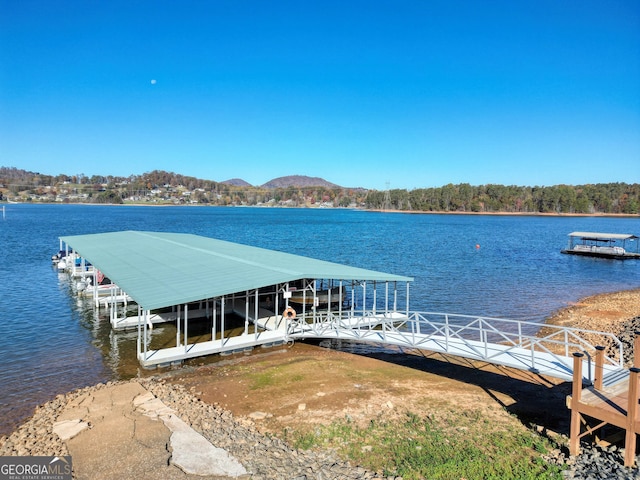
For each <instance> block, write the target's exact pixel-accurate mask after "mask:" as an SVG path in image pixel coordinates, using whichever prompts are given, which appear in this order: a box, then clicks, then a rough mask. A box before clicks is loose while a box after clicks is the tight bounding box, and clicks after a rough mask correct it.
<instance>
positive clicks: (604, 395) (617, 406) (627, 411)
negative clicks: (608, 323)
mask: <svg viewBox="0 0 640 480" xmlns="http://www.w3.org/2000/svg"><path fill="white" fill-rule="evenodd" d="M633 349H634V361H633V366H632V367H631V368H629V370H628V371H626V372H625V373H626V374H625V375H619V376H618V380H617V381H616V382H615V383H613V384H612V385H605V384H604V382H603V377H604V375H603V370H602V355H603V350H604V348H602V347H599V348H598V355H597V356H596V378H595V382H594V383H593V385H590V386H587V387H586V388H584V385H583V378H582V365H583V356H584V355H583V354H582V353H580V352H575V353H574V354H573V356H574V368H573V384H572V391H571V395H570V396H568V397H567V407H568V408H569V409H571V429H570V435H569V452H570V454H571V455H578V454H579V453H580V440H581V439H582V438H583V437H585V436H587V435H590V436H592V437H594V440H595V442H596V443H599V442H601V441H603V439H602V438H601V437H600V433H599V432H600V431H601V430H602V429H603V427H606V426H607V425H612V426H614V427H617V428H619V429H621V430H622V431H623V432H624V465H625V466H626V467H633V466H634V464H635V463H636V447H637V435H638V434H640V417H639V416H638V402H639V401H640V397H639V396H638V393H639V391H640V388H639V385H638V382H640V332H636V336H635V339H634V345H633ZM636 353H638V354H639V355H636ZM590 423H595V425H593V426H591V425H590Z"/></svg>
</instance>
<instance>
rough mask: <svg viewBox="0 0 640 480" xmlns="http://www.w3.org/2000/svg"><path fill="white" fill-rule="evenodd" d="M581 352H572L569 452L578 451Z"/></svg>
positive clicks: (573, 453) (575, 453)
mask: <svg viewBox="0 0 640 480" xmlns="http://www.w3.org/2000/svg"><path fill="white" fill-rule="evenodd" d="M583 356H584V354H583V353H581V352H575V353H574V354H573V385H572V389H571V427H570V430H569V453H570V454H571V455H578V454H579V453H580V396H581V394H582V357H583Z"/></svg>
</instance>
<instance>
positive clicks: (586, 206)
mask: <svg viewBox="0 0 640 480" xmlns="http://www.w3.org/2000/svg"><path fill="white" fill-rule="evenodd" d="M366 202H367V206H368V208H372V209H389V210H405V211H412V210H415V211H425V212H479V213H500V212H504V213H567V214H570V213H584V214H593V213H604V214H638V213H640V184H637V183H634V184H627V183H598V184H589V185H576V186H572V185H554V186H548V187H540V186H535V187H527V186H515V185H509V186H505V185H493V184H489V185H479V186H473V185H469V184H468V183H462V184H458V185H453V184H448V185H445V186H443V187H438V188H417V189H415V190H389V191H386V192H381V191H370V192H369V193H368V195H367V199H366Z"/></svg>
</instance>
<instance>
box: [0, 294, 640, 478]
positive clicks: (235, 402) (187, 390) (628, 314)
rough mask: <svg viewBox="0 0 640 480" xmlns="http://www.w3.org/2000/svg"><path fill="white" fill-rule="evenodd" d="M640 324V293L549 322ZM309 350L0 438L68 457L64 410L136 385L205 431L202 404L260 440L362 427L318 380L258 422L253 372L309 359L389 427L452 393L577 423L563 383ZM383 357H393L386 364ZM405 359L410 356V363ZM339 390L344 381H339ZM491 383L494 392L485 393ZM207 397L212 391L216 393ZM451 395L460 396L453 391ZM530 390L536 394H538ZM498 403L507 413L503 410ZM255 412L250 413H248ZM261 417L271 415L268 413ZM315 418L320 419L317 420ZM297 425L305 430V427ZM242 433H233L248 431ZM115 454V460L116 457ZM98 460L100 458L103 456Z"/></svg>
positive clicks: (154, 384) (221, 369) (196, 377)
mask: <svg viewBox="0 0 640 480" xmlns="http://www.w3.org/2000/svg"><path fill="white" fill-rule="evenodd" d="M636 317H640V288H637V289H631V290H621V291H618V292H612V293H600V294H596V295H590V296H587V297H584V298H581V299H580V300H578V301H577V302H575V303H572V304H570V305H568V306H566V307H563V308H561V309H559V310H557V311H556V312H554V313H553V314H551V315H550V316H549V317H548V318H547V319H546V320H545V324H555V325H563V326H570V327H576V328H587V329H594V330H602V331H612V333H614V334H616V335H620V333H621V329H622V327H623V324H624V323H625V322H627V321H629V320H631V319H634V318H636ZM595 326H599V328H593V327H595ZM301 345H304V346H301V347H300V348H299V349H281V350H274V351H271V352H269V353H266V354H263V353H261V354H260V355H255V356H252V355H248V356H239V357H238V358H236V359H230V361H229V362H228V363H225V364H224V365H219V366H215V365H214V366H212V365H203V366H193V367H188V368H181V369H176V370H174V371H171V372H164V373H158V374H154V375H151V376H149V377H144V378H133V379H130V380H119V381H112V382H107V383H100V384H97V385H93V386H87V387H84V388H80V389H77V390H74V391H71V392H68V393H66V394H61V395H57V396H56V397H55V398H54V399H52V400H51V401H49V402H46V403H44V404H42V405H40V406H38V407H36V408H35V410H34V412H33V415H32V416H31V417H30V418H29V419H27V420H26V421H24V422H22V423H21V424H20V425H18V426H17V427H16V428H15V429H14V431H13V432H12V433H11V434H9V435H7V436H0V455H68V454H69V453H68V452H69V450H68V449H67V446H66V443H65V442H64V441H63V440H61V439H60V438H58V437H57V435H56V433H55V432H54V424H55V423H56V421H57V420H58V419H59V418H60V416H61V415H62V413H63V412H64V411H65V409H67V408H68V407H69V405H74V404H76V405H77V404H78V402H79V399H80V398H81V397H84V396H87V395H88V396H91V397H92V398H93V397H95V396H100V395H102V393H100V392H104V391H105V389H107V390H108V389H111V388H115V387H117V386H121V385H124V384H129V383H139V384H142V385H143V386H145V387H146V388H147V389H148V390H149V391H151V392H153V393H154V394H155V395H157V396H158V397H162V398H164V399H165V401H167V402H168V401H169V399H174V400H172V402H173V403H172V404H171V405H172V407H173V408H174V410H175V411H176V413H177V414H178V415H180V416H181V417H182V416H184V417H185V419H187V420H188V423H194V422H195V423H198V422H204V423H206V422H207V421H208V420H207V418H206V415H205V414H200V413H199V414H197V415H195V414H194V413H193V412H194V410H193V409H194V407H196V405H199V406H198V408H204V407H203V406H202V405H205V406H206V405H208V406H213V407H209V408H214V409H215V410H216V412H218V413H219V414H220V415H222V416H223V417H224V416H226V415H229V417H230V418H234V419H235V420H234V421H236V422H238V425H240V427H242V428H244V427H249V428H250V429H251V430H252V431H253V430H254V429H257V430H260V431H262V429H263V428H266V429H267V430H269V428H268V427H267V425H268V423H267V422H269V421H270V419H271V417H270V416H271V415H274V417H276V418H277V419H283V418H287V419H288V421H290V422H301V421H302V422H303V423H304V422H306V421H311V422H316V423H315V424H316V425H317V424H318V423H320V424H329V423H331V422H332V421H335V418H340V417H344V415H345V414H346V415H349V417H350V418H351V417H352V418H353V419H354V421H355V420H356V419H358V418H360V416H361V413H362V412H360V411H356V410H347V409H346V408H347V405H353V403H352V402H351V400H349V397H344V400H345V401H344V402H336V401H335V399H336V397H335V392H332V391H331V388H332V385H330V384H329V383H321V384H314V383H313V382H314V381H315V379H309V380H307V381H306V382H307V383H310V385H304V384H302V383H299V382H298V383H296V384H295V385H294V387H295V390H296V392H295V394H294V395H295V397H296V403H295V404H294V405H293V406H292V412H293V413H290V414H287V415H283V414H282V412H278V413H274V414H272V413H270V412H269V410H264V412H265V413H264V415H266V417H263V418H258V419H257V420H256V419H254V417H252V415H254V414H257V413H261V414H262V413H263V412H257V411H256V410H258V408H257V407H256V406H255V405H251V404H250V400H251V399H250V400H246V398H247V397H246V396H245V395H246V394H247V392H249V393H251V392H253V394H254V395H258V393H259V392H258V391H256V390H251V388H250V386H247V385H245V384H247V383H249V382H248V381H247V379H249V378H250V377H251V376H252V375H257V373H255V370H254V369H257V370H258V371H259V369H260V368H264V365H265V364H267V363H269V362H271V364H272V365H281V364H282V365H283V368H284V366H285V364H286V362H290V363H291V364H292V365H293V364H300V365H304V366H308V365H307V364H305V363H303V362H308V361H309V359H313V360H312V361H314V362H320V363H321V364H324V362H326V367H325V369H326V371H327V373H328V374H329V376H331V375H334V374H336V375H337V374H341V373H342V370H343V368H342V367H341V366H339V365H338V364H337V362H338V361H339V360H340V361H343V362H345V363H344V365H348V368H349V369H350V372H351V373H349V375H350V376H349V378H348V382H347V386H348V387H350V388H349V390H350V392H348V393H346V394H345V393H344V392H342V393H343V395H354V389H353V382H354V379H355V378H356V377H353V375H364V377H363V378H362V379H360V378H359V377H358V380H357V382H358V388H357V389H356V393H355V395H356V398H358V397H357V396H358V395H362V394H363V392H364V391H365V390H367V389H369V388H370V389H371V391H372V392H374V393H373V397H374V399H375V400H374V401H373V402H371V400H366V401H365V403H366V402H367V401H368V402H370V404H369V405H368V406H369V407H371V406H372V407H373V413H372V414H374V415H383V416H384V417H383V418H390V417H389V416H390V415H392V414H394V413H392V412H396V413H399V412H400V411H401V410H402V409H404V408H407V409H413V410H414V411H416V408H417V406H418V405H421V404H420V403H415V401H416V399H419V401H423V400H424V398H426V397H431V398H432V399H433V401H437V402H441V401H442V399H440V398H439V397H443V398H445V397H446V398H449V395H448V394H450V393H451V392H452V391H455V392H456V393H455V395H454V396H455V397H456V398H452V399H451V401H452V402H462V403H461V407H463V408H464V406H465V405H469V404H468V403H466V402H470V401H471V400H470V399H471V398H473V399H474V400H473V402H475V401H479V399H480V397H483V398H484V397H487V398H484V399H483V400H482V401H483V402H488V404H489V407H485V408H488V410H487V412H488V413H490V414H491V415H502V414H501V413H499V411H502V409H505V411H507V412H510V413H508V415H513V414H514V412H515V413H516V414H517V415H523V416H524V417H523V418H525V419H526V418H528V416H531V418H532V419H534V420H535V421H534V423H535V424H536V425H539V427H538V428H540V427H544V428H543V430H544V431H548V432H551V431H557V430H555V428H554V427H557V426H558V425H555V424H553V422H555V421H557V420H558V418H559V419H560V420H561V421H564V420H566V419H568V418H569V414H570V413H569V410H566V411H564V410H562V405H563V402H564V397H565V395H566V392H565V390H566V389H565V388H564V387H566V385H564V384H561V385H556V386H551V387H550V385H549V384H547V383H544V382H542V383H541V382H540V380H539V379H537V378H535V376H530V375H528V374H527V372H515V371H514V372H515V373H514V372H510V371H506V370H507V369H501V368H492V367H486V366H479V365H474V366H471V367H470V368H469V365H466V366H465V365H463V362H460V363H458V362H457V361H452V360H451V359H445V361H443V359H442V358H441V357H438V356H434V355H429V354H428V352H424V354H423V356H420V355H419V356H416V358H412V359H408V360H406V361H404V360H397V359H396V360H390V359H388V358H387V359H385V358H375V357H376V356H375V355H373V356H360V355H357V354H351V353H345V352H339V351H335V350H330V349H318V347H315V346H306V345H305V344H301ZM381 357H384V355H383V356H381ZM405 357H408V356H407V355H405ZM376 362H378V363H376ZM379 362H382V363H379ZM386 362H391V363H386ZM396 362H397V363H396ZM424 362H427V364H426V366H423V367H420V368H418V367H415V365H416V364H424ZM410 364H413V365H414V366H413V367H411V369H410V370H409V371H406V370H405V373H403V374H402V375H400V376H398V375H397V373H398V370H397V369H398V368H403V369H404V368H405V366H406V365H410ZM381 365H389V368H390V372H391V369H393V374H392V375H395V376H390V377H388V378H387V379H384V381H382V380H381V383H380V384H378V385H377V387H378V389H377V390H376V389H374V388H373V387H370V386H368V385H367V380H365V378H368V376H370V375H372V373H371V372H379V370H380V366H381ZM232 368H237V371H239V373H237V372H236V371H235V370H231V369H232ZM461 369H462V370H461ZM363 372H364V373H363ZM318 375H319V372H318ZM404 375H406V377H404ZM389 378H391V380H389ZM389 381H390V382H391V384H390V385H388V388H386V389H385V388H382V389H380V388H379V387H380V386H383V387H384V385H385V383H384V382H389ZM225 382H226V384H225ZM336 382H339V379H338V378H336ZM403 382H406V383H403ZM414 382H415V383H416V384H421V385H422V389H420V388H418V387H416V391H414V392H409V391H408V390H407V385H412V384H414ZM434 382H435V383H434ZM469 382H470V383H469ZM476 382H478V383H476ZM483 382H488V383H487V384H484V383H483ZM450 384H454V386H453V387H452V386H451V385H450ZM241 385H242V386H241ZM428 385H431V387H428ZM434 385H435V387H434ZM207 388H209V391H208V392H207ZM225 388H226V389H225ZM305 388H306V389H307V390H308V391H309V392H310V393H311V395H310V396H308V397H306V398H304V399H302V400H300V399H298V397H299V396H300V395H302V392H303V390H304V389H305ZM425 388H430V390H432V391H427V390H424V389H425ZM452 388H453V389H454V390H451V389H452ZM243 389H244V390H243ZM247 389H248V390H247ZM469 389H471V390H473V391H470V390H469ZM501 389H502V390H501ZM525 389H527V390H525ZM529 389H532V390H531V391H529ZM385 390H386V391H385ZM394 390H397V394H396V396H395V397H386V396H385V395H387V394H388V393H389V392H393V391H394ZM487 391H490V392H491V395H489V396H486V392H487ZM275 392H277V393H275V398H274V394H273V393H271V394H270V395H271V397H270V398H271V400H272V401H273V403H274V404H282V403H285V402H283V401H282V398H285V395H286V393H285V392H284V391H282V392H281V391H280V390H278V389H276V390H275ZM536 392H537V393H536ZM212 394H213V395H217V397H215V396H211V395H212ZM207 395H209V396H207ZM278 395H282V397H281V398H280V397H278ZM227 396H228V397H229V398H227ZM511 397H513V398H511ZM465 398H466V399H465ZM518 398H520V400H519V401H518V400H517V399H518ZM329 399H331V400H329ZM514 399H516V402H515V403H514V404H512V402H513V401H514ZM524 399H526V401H525V400H524ZM403 400H406V402H407V403H403ZM496 400H497V406H498V411H496V405H495V404H496ZM531 401H534V402H540V401H542V402H548V401H551V402H554V404H557V405H558V408H555V411H554V413H553V415H554V416H555V419H552V418H551V417H548V416H549V415H550V413H549V412H546V413H545V412H542V411H540V410H539V404H538V403H534V404H530V403H529V402H531ZM196 402H197V403H196ZM298 402H303V403H298ZM316 402H325V404H323V405H322V406H321V405H319V404H317V403H316ZM227 403H228V404H229V405H227ZM247 403H248V404H249V405H245V404H247ZM201 404H202V405H201ZM327 404H329V406H327ZM357 404H358V405H362V401H360V400H359V401H358V402H357ZM300 405H306V407H305V408H302V407H300ZM518 405H519V406H518ZM262 408H268V407H267V406H266V405H264V404H262ZM262 408H260V410H262ZM301 408H302V409H301ZM327 408H332V409H333V410H327ZM349 408H351V407H349ZM242 409H244V411H243V410H242ZM239 410H240V411H239ZM345 412H346V413H345ZM312 416H314V417H313V418H312ZM565 417H566V418H565ZM276 418H274V419H276ZM499 418H502V417H499ZM194 419H195V420H194ZM362 419H363V420H365V421H366V420H367V418H366V417H365V416H362ZM548 422H551V423H548ZM293 424H294V425H297V423H293ZM229 425H231V424H229ZM233 425H236V424H233ZM233 425H232V427H233V428H240V427H237V426H233ZM301 425H302V424H301ZM230 428H231V427H230ZM561 430H562V427H561ZM280 431H281V430H280ZM540 431H542V430H540ZM277 432H278V430H277V429H272V432H271V433H272V434H276V433H277ZM276 436H277V435H276ZM106 454H107V455H109V452H107V453H106ZM96 455H100V454H99V453H96ZM296 455H298V454H296ZM345 478H347V477H345ZM370 478H373V477H370Z"/></svg>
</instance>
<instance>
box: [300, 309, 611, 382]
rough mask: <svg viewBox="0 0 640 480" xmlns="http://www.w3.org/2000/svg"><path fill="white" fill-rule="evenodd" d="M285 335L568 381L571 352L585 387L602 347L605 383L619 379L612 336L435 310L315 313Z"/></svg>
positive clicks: (592, 375) (593, 370) (569, 378)
mask: <svg viewBox="0 0 640 480" xmlns="http://www.w3.org/2000/svg"><path fill="white" fill-rule="evenodd" d="M288 336H289V337H290V338H337V339H343V340H352V341H358V342H370V343H378V344H389V345H395V346H399V347H406V348H415V349H422V350H429V351H435V352H441V353H447V354H450V355H457V356H461V357H465V358H469V359H473V360H482V361H486V362H490V363H494V364H498V365H504V366H509V367H513V368H518V369H522V370H528V371H532V372H536V373H540V374H545V375H549V376H552V377H556V378H561V379H564V380H568V381H571V380H572V375H573V357H572V356H573V353H574V352H581V353H583V354H585V368H584V369H583V372H584V374H585V376H584V381H585V383H593V382H594V378H595V375H596V362H595V358H596V355H597V350H598V348H596V347H599V346H601V345H602V346H604V345H606V346H608V347H609V351H612V352H615V353H613V354H612V356H608V355H603V356H602V358H603V366H602V369H603V374H604V379H605V380H604V383H605V384H607V383H608V381H609V383H611V382H617V381H619V379H620V378H621V372H622V371H624V366H623V358H624V357H623V345H622V342H621V341H620V340H619V339H618V338H617V337H616V336H615V335H613V334H611V333H606V332H598V331H594V330H585V329H578V328H572V327H563V326H557V325H547V324H540V323H535V322H527V321H522V320H509V319H500V318H492V317H482V316H472V315H460V314H450V313H436V312H410V313H409V314H408V315H407V314H405V313H400V312H382V313H377V312H360V313H357V312H352V311H349V312H339V313H338V312H336V313H334V312H314V313H312V314H309V315H306V316H299V317H297V318H295V319H293V320H291V321H290V323H289V326H288ZM600 350H601V349H600ZM622 377H624V375H622Z"/></svg>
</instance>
